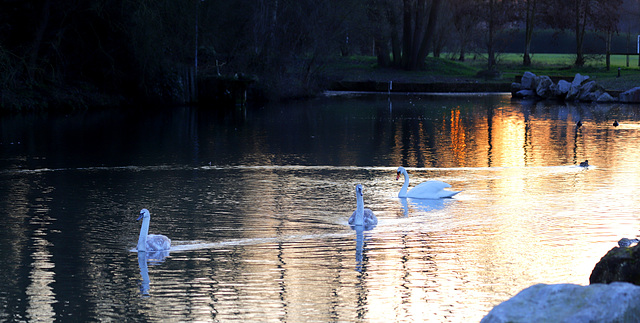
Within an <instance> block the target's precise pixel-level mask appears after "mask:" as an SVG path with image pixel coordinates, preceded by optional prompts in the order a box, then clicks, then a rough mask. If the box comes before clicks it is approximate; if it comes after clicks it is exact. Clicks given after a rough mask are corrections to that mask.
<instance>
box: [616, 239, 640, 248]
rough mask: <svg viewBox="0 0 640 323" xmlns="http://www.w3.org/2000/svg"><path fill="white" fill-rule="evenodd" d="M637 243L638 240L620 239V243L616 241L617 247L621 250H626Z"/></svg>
mask: <svg viewBox="0 0 640 323" xmlns="http://www.w3.org/2000/svg"><path fill="white" fill-rule="evenodd" d="M638 242H640V240H638V239H629V238H622V239H620V241H618V246H620V247H621V248H627V247H629V246H631V245H632V244H634V243H638Z"/></svg>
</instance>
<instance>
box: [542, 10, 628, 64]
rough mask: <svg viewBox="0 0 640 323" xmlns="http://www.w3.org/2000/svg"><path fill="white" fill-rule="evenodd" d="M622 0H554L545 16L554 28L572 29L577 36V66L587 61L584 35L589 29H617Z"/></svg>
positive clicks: (544, 13) (544, 12) (546, 20)
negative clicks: (555, 0)
mask: <svg viewBox="0 0 640 323" xmlns="http://www.w3.org/2000/svg"><path fill="white" fill-rule="evenodd" d="M621 5H622V1H621V0H570V1H557V2H552V3H551V4H550V5H548V6H546V7H545V10H544V11H543V17H544V19H545V22H546V23H547V24H548V25H549V26H551V27H552V28H558V29H568V30H572V31H573V32H574V34H575V38H576V61H575V63H574V64H575V65H576V66H583V65H584V64H585V62H586V60H585V54H584V36H585V34H586V32H587V31H588V30H589V29H593V30H598V31H607V30H611V31H613V30H615V26H617V23H618V12H619V8H620V6H621Z"/></svg>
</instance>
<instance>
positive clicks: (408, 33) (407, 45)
mask: <svg viewBox="0 0 640 323" xmlns="http://www.w3.org/2000/svg"><path fill="white" fill-rule="evenodd" d="M403 2H404V8H403V14H402V18H403V23H402V67H403V68H408V66H409V59H410V57H411V53H413V48H412V43H411V40H413V23H412V21H411V20H412V19H411V16H412V15H411V9H412V7H413V6H412V5H411V4H412V2H413V1H411V0H404V1H403Z"/></svg>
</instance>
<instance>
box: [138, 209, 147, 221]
mask: <svg viewBox="0 0 640 323" xmlns="http://www.w3.org/2000/svg"><path fill="white" fill-rule="evenodd" d="M149 216H150V215H149V210H147V209H142V210H140V216H139V217H138V218H137V219H136V221H140V219H142V218H149Z"/></svg>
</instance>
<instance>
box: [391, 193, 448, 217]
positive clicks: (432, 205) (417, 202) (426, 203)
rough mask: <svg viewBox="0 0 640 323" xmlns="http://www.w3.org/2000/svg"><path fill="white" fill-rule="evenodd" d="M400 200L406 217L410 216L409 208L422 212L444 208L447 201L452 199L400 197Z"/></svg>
mask: <svg viewBox="0 0 640 323" xmlns="http://www.w3.org/2000/svg"><path fill="white" fill-rule="evenodd" d="M399 200H400V204H402V213H403V215H404V217H405V218H406V217H409V208H412V209H414V210H417V211H420V212H429V211H435V210H441V209H443V208H444V206H445V202H448V201H450V200H445V199H437V200H432V199H412V198H406V197H401V198H399Z"/></svg>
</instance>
